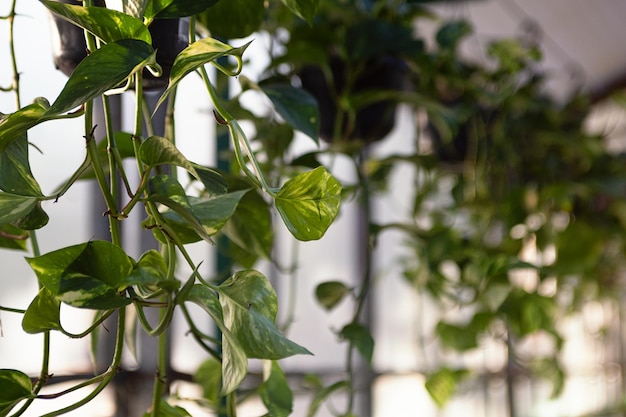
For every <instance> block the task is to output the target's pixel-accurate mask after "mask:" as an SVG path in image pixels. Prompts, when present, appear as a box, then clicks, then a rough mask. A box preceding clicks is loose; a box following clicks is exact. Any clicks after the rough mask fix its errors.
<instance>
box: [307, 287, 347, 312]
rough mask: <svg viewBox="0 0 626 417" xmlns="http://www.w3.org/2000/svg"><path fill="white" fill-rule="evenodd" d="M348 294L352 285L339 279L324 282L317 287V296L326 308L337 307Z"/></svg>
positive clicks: (318, 300)
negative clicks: (349, 285)
mask: <svg viewBox="0 0 626 417" xmlns="http://www.w3.org/2000/svg"><path fill="white" fill-rule="evenodd" d="M348 294H350V287H348V286H346V284H344V283H343V282H339V281H328V282H322V283H321V284H319V285H318V286H317V287H316V288H315V298H317V302H318V303H320V304H321V305H322V307H324V308H325V309H326V310H332V309H333V308H335V307H336V306H337V304H339V303H340V302H341V300H343V298H344V297H345V296H346V295H348Z"/></svg>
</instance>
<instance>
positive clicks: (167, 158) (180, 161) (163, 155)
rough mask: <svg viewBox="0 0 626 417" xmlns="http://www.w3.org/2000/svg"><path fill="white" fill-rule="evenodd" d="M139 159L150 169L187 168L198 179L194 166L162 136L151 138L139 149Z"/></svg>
mask: <svg viewBox="0 0 626 417" xmlns="http://www.w3.org/2000/svg"><path fill="white" fill-rule="evenodd" d="M139 158H140V159H141V161H142V162H143V163H144V164H146V165H148V166H149V167H154V166H157V165H164V164H168V165H176V166H179V167H181V168H185V169H186V170H187V171H189V172H190V173H191V174H193V175H194V176H195V177H196V178H198V174H197V173H196V169H195V167H194V165H193V164H192V163H191V162H189V160H187V158H185V156H184V155H183V154H182V153H181V152H180V151H179V150H178V148H177V147H176V145H174V144H173V143H172V141H171V140H169V139H167V138H164V137H161V136H150V137H149V138H148V139H146V140H145V141H144V142H143V143H142V144H141V147H140V148H139Z"/></svg>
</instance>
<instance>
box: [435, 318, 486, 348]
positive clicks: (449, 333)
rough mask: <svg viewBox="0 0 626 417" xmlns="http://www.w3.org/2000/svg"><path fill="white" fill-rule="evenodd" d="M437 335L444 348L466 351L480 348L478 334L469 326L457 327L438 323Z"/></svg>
mask: <svg viewBox="0 0 626 417" xmlns="http://www.w3.org/2000/svg"><path fill="white" fill-rule="evenodd" d="M437 335H439V338H440V340H441V343H442V344H443V345H444V346H447V347H449V348H452V349H455V350H458V351H466V350H470V349H474V348H476V347H478V333H477V332H476V331H474V329H472V328H471V327H469V326H457V325H454V324H450V323H445V322H439V323H437Z"/></svg>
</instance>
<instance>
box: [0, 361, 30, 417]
mask: <svg viewBox="0 0 626 417" xmlns="http://www.w3.org/2000/svg"><path fill="white" fill-rule="evenodd" d="M32 389H33V385H32V383H31V382H30V378H29V377H28V375H26V374H25V373H23V372H20V371H16V370H14V369H0V416H6V415H8V414H9V412H10V411H11V409H12V408H13V407H14V406H15V405H16V404H17V403H18V402H20V401H21V400H23V399H25V398H32V397H33V394H32Z"/></svg>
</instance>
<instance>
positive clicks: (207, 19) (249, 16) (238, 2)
mask: <svg viewBox="0 0 626 417" xmlns="http://www.w3.org/2000/svg"><path fill="white" fill-rule="evenodd" d="M264 15H265V6H264V1H263V0H225V1H220V2H218V3H217V4H215V6H213V7H211V8H210V9H208V10H207V11H205V12H204V13H202V14H200V15H199V16H198V19H199V20H200V21H201V22H202V24H204V25H205V26H206V27H208V28H211V34H212V35H213V36H215V37H219V38H220V39H238V38H244V37H246V36H249V35H251V34H252V33H254V32H256V31H258V30H259V29H260V27H261V24H262V23H263V17H264Z"/></svg>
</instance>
